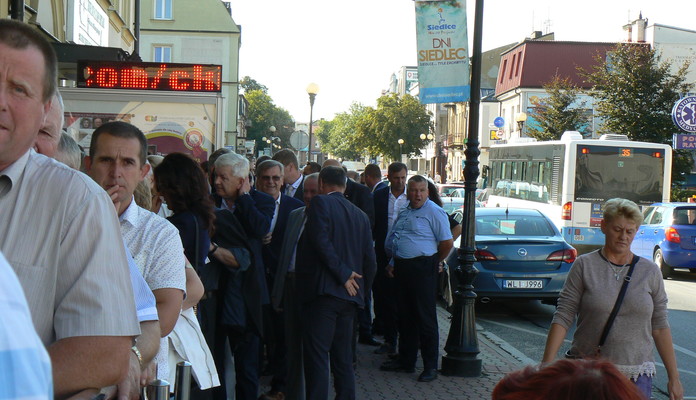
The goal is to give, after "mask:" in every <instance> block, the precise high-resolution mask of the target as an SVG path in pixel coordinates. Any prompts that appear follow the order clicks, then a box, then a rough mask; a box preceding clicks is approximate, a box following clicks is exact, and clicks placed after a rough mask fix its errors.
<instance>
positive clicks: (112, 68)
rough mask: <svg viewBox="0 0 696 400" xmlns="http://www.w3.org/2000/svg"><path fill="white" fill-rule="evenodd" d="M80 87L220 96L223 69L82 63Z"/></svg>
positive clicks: (218, 67)
mask: <svg viewBox="0 0 696 400" xmlns="http://www.w3.org/2000/svg"><path fill="white" fill-rule="evenodd" d="M77 87H80V88H96V89H131V90H156V91H170V92H220V91H221V90H222V66H221V65H205V64H175V63H151V62H116V61H79V62H78V63H77Z"/></svg>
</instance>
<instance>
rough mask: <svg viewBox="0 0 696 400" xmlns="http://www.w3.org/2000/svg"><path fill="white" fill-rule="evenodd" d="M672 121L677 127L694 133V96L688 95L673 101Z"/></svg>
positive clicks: (695, 121)
mask: <svg viewBox="0 0 696 400" xmlns="http://www.w3.org/2000/svg"><path fill="white" fill-rule="evenodd" d="M672 121H674V124H675V125H676V126H677V127H679V129H681V130H683V131H686V132H690V133H696V96H688V97H684V98H682V99H680V100H679V101H677V102H676V103H674V107H673V108H672Z"/></svg>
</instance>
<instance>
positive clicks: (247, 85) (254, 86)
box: [239, 76, 268, 93]
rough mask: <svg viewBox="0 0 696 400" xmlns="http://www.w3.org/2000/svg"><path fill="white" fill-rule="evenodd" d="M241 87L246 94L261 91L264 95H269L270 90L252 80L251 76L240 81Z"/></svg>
mask: <svg viewBox="0 0 696 400" xmlns="http://www.w3.org/2000/svg"><path fill="white" fill-rule="evenodd" d="M239 86H240V87H241V88H242V89H244V93H249V92H251V91H252V90H260V91H262V92H264V93H268V88H267V87H266V86H264V85H262V84H260V83H258V82H256V80H254V79H252V78H251V77H249V76H245V77H244V78H242V79H241V80H240V81H239Z"/></svg>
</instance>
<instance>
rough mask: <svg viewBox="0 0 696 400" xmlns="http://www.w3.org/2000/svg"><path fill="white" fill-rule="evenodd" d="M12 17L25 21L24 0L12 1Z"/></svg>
mask: <svg viewBox="0 0 696 400" xmlns="http://www.w3.org/2000/svg"><path fill="white" fill-rule="evenodd" d="M10 18H12V19H14V20H17V21H22V22H24V0H12V1H11V2H10Z"/></svg>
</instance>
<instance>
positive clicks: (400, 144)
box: [396, 139, 404, 161]
mask: <svg viewBox="0 0 696 400" xmlns="http://www.w3.org/2000/svg"><path fill="white" fill-rule="evenodd" d="M396 142H397V143H399V158H401V160H403V159H404V152H403V150H402V147H401V146H403V144H404V139H399V140H397V141H396ZM401 160H399V161H401Z"/></svg>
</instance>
